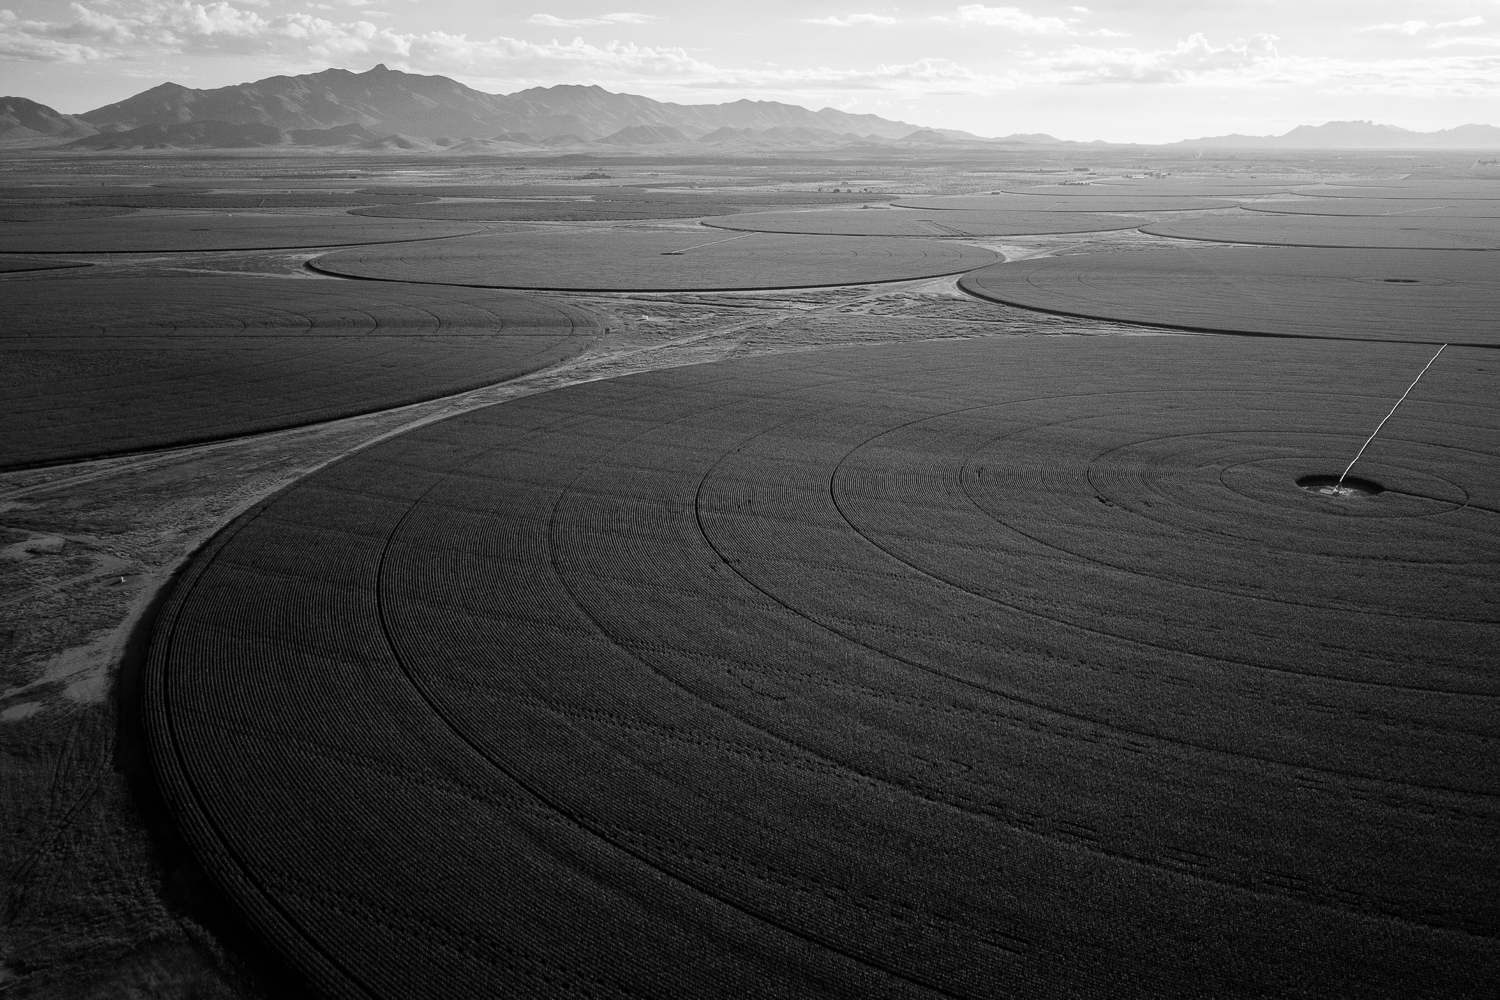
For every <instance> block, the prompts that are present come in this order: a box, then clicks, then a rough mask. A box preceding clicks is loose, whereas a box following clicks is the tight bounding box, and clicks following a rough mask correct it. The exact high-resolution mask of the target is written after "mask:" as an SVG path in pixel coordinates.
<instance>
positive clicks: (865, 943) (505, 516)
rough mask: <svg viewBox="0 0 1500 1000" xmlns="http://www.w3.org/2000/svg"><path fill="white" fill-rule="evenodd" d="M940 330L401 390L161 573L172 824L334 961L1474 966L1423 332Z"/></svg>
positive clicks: (165, 751)
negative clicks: (418, 397)
mask: <svg viewBox="0 0 1500 1000" xmlns="http://www.w3.org/2000/svg"><path fill="white" fill-rule="evenodd" d="M1429 354H1430V352H1429V351H1428V350H1426V348H1425V347H1423V348H1419V347H1414V346H1412V345H1395V344H1373V345H1372V344H1348V343H1338V342H1330V341H1317V342H1287V341H1244V340H1238V339H1235V340H1231V339H1228V338H1206V337H1118V338H1099V339H1087V340H1080V339H1075V338H1046V339H1041V338H1038V339H1026V340H1016V339H1007V340H999V339H994V340H975V341H960V342H945V343H926V344H918V345H903V346H899V347H887V348H867V349H860V350H841V351H827V352H813V353H800V354H797V355H795V356H781V357H771V358H760V359H752V360H742V361H735V362H729V363H721V364H712V365H701V366H692V367H684V368H677V369H672V370H669V371H662V372H656V373H652V374H647V375H640V376H633V377H628V378H621V379H614V380H606V381H601V382H595V383H590V384H587V385H583V386H576V387H573V388H570V389H566V390H562V391H558V392H552V393H545V394H540V395H535V396H531V397H527V398H525V399H521V400H517V401H514V402H511V403H507V404H505V405H503V406H497V407H492V408H489V409H486V410H481V411H476V412H474V413H471V414H468V415H465V416H462V417H458V418H454V419H450V420H447V421H444V422H441V423H438V424H434V425H429V426H428V427H425V428H422V429H420V430H418V431H415V432H412V433H409V434H407V435H403V436H401V437H399V438H395V439H392V440H390V441H388V442H385V443H383V444H381V445H378V446H375V447H372V448H369V449H367V450H364V451H361V452H359V453H357V454H355V455H353V456H351V457H349V458H347V459H345V460H344V461H342V462H340V463H337V464H336V465H334V466H331V467H329V468H327V469H325V470H323V471H321V472H319V473H317V474H315V475H313V476H311V477H309V478H307V479H305V480H303V481H301V482H300V483H298V484H296V485H295V486H293V487H291V488H290V489H288V490H286V491H284V492H283V493H281V494H279V495H278V496H277V497H276V498H274V499H273V500H271V501H269V502H267V503H265V504H263V505H261V506H260V507H258V508H256V509H254V510H252V511H251V512H249V513H248V514H246V515H245V516H243V517H241V518H240V519H239V520H238V521H236V522H235V523H234V524H233V525H232V526H231V527H230V528H229V529H227V530H226V531H224V532H223V533H222V534H221V535H220V536H219V537H218V538H217V539H215V541H214V542H213V543H212V544H211V545H210V546H209V547H208V548H207V549H205V550H204V551H203V552H201V553H200V554H199V555H198V556H197V558H196V559H195V560H194V562H193V563H192V565H191V567H190V568H189V570H188V572H187V573H186V574H185V576H184V577H183V579H182V580H181V582H180V583H179V584H178V585H177V587H176V589H175V592H174V594H173V595H172V598H171V600H170V602H169V604H168V606H167V607H166V609H165V610H164V612H163V614H162V615H161V617H160V618H159V620H158V623H157V626H156V629H155V634H154V638H153V641H152V647H151V653H150V661H149V667H148V675H147V678H146V695H145V708H146V711H147V720H148V725H149V729H150V733H151V739H152V749H153V758H154V760H155V761H156V765H157V767H158V771H159V778H160V781H161V784H162V786H163V788H164V790H165V794H166V797H167V800H168V803H169V805H170V807H171V808H172V810H173V811H174V814H175V815H176V816H177V818H178V820H179V822H180V825H181V827H182V829H183V830H184V831H185V833H186V835H187V837H188V839H189V841H190V843H191V845H192V847H193V849H194V851H195V852H196V854H197V857H198V858H199V860H200V861H201V862H202V863H203V864H204V865H205V867H206V868H207V869H208V870H209V871H210V873H211V874H212V876H213V878H214V879H215V880H216V881H217V882H218V884H220V885H221V886H222V887H224V888H225V890H226V891H227V892H228V893H229V894H230V895H231V897H232V898H233V899H234V900H235V902H236V903H237V904H238V905H239V906H240V907H241V908H242V909H243V911H244V912H245V913H246V914H248V915H249V917H250V919H251V920H252V921H253V923H254V924H255V925H256V926H257V927H258V928H259V929H260V930H261V931H262V932H263V933H264V934H265V935H266V936H267V937H268V938H269V939H270V940H271V941H273V942H275V943H276V944H277V946H278V947H279V948H281V949H282V950H283V951H284V952H285V953H286V954H287V955H288V956H290V957H291V958H292V959H293V961H295V962H296V963H297V964H298V965H299V967H301V968H302V969H303V970H304V971H306V972H307V973H308V975H310V976H311V977H312V978H313V979H314V980H315V981H316V982H318V983H319V984H320V985H322V986H323V987H324V988H325V989H326V990H327V991H328V992H329V993H331V994H334V995H347V996H375V997H403V998H407V997H412V998H416V997H442V998H449V997H455V996H527V997H552V996H557V997H563V996H568V997H575V996H595V997H621V998H623V997H644V996H659V997H719V996H736V997H762V996H764V997H772V996H775V997H793V996H847V997H994V996H1006V995H1016V996H1027V997H1037V996H1058V997H1070V998H1072V997H1099V998H1111V1000H1113V998H1116V997H1121V996H1143V997H1163V996H1184V997H1186V996H1215V997H1229V996H1278V997H1280V996H1293V995H1296V996H1409V995H1430V996H1465V995H1478V994H1480V993H1482V992H1483V991H1484V990H1485V989H1486V988H1487V987H1486V986H1485V985H1484V984H1486V983H1492V982H1493V981H1494V980H1495V979H1496V977H1497V976H1500V906H1497V902H1496V901H1497V900H1500V867H1497V866H1496V864H1495V860H1494V854H1493V846H1494V842H1495V836H1496V833H1497V830H1500V806H1497V803H1500V775H1497V773H1496V770H1495V768H1494V766H1493V754H1492V748H1493V746H1494V743H1495V741H1496V740H1497V739H1500V726H1497V722H1496V714H1495V707H1496V700H1497V698H1500V678H1497V677H1496V675H1495V673H1494V671H1493V669H1492V667H1491V665H1492V663H1493V651H1494V650H1495V648H1497V644H1500V619H1497V612H1496V608H1497V607H1500V572H1497V570H1500V532H1497V530H1496V519H1497V518H1500V473H1497V469H1500V445H1497V441H1500V415H1497V412H1496V410H1495V408H1494V407H1493V406H1492V405H1490V400H1491V399H1492V398H1493V393H1494V374H1493V367H1492V364H1491V362H1492V359H1491V358H1490V356H1489V352H1478V351H1470V352H1465V351H1463V350H1452V351H1450V352H1448V354H1446V355H1445V356H1444V358H1443V359H1442V361H1441V362H1440V364H1439V365H1438V366H1435V367H1434V368H1433V369H1432V371H1431V372H1430V373H1429V375H1428V379H1427V380H1424V381H1423V382H1422V384H1421V385H1420V386H1419V391H1418V392H1415V393H1413V395H1412V396H1411V398H1409V399H1408V400H1407V403H1406V404H1405V406H1404V407H1403V408H1402V410H1401V412H1400V414H1399V415H1398V418H1397V419H1395V420H1392V421H1391V422H1390V423H1389V424H1388V425H1387V427H1386V430H1385V432H1384V434H1383V435H1382V437H1381V438H1380V439H1378V440H1377V442H1376V444H1375V446H1373V447H1372V448H1371V450H1370V451H1369V452H1367V454H1366V457H1365V459H1364V460H1363V461H1362V463H1361V465H1360V467H1359V475H1360V477H1362V478H1363V479H1364V480H1365V481H1369V482H1376V483H1379V484H1380V485H1381V487H1382V488H1381V490H1380V491H1379V492H1372V493H1364V492H1361V493H1351V494H1350V495H1349V496H1340V497H1333V496H1326V495H1322V494H1319V493H1317V492H1315V491H1312V490H1309V489H1306V488H1303V487H1302V486H1299V485H1298V483H1299V480H1305V479H1306V478H1307V477H1308V476H1309V475H1322V474H1326V473H1328V472H1330V471H1333V472H1337V471H1338V470H1339V469H1340V468H1341V467H1342V465H1343V464H1344V463H1345V462H1347V461H1348V459H1349V457H1350V456H1352V454H1353V453H1354V451H1355V449H1357V448H1358V446H1359V444H1360V442H1361V441H1362V440H1363V438H1364V437H1365V435H1366V434H1368V432H1369V430H1370V429H1371V428H1372V427H1373V426H1374V424H1375V422H1376V421H1377V420H1379V418H1380V416H1381V415H1382V414H1383V413H1384V412H1385V411H1386V410H1387V409H1388V407H1389V405H1390V403H1391V401H1392V400H1393V399H1394V398H1395V397H1396V396H1397V395H1399V394H1400V392H1401V391H1402V389H1403V388H1404V387H1405V386H1406V384H1407V381H1408V380H1409V379H1410V377H1411V375H1412V373H1413V372H1414V371H1416V370H1417V369H1419V368H1420V366H1421V364H1422V363H1423V362H1424V360H1425V359H1426V358H1427V357H1428V356H1429Z"/></svg>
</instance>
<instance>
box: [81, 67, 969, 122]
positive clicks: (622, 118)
mask: <svg viewBox="0 0 1500 1000" xmlns="http://www.w3.org/2000/svg"><path fill="white" fill-rule="evenodd" d="M74 117H76V118H77V119H79V120H80V121H82V122H84V123H86V124H87V125H89V126H91V127H93V128H94V129H97V130H98V131H100V132H121V131H128V130H133V129H138V128H141V127H144V126H148V125H161V126H173V125H183V124H188V123H191V122H202V121H209V120H213V121H222V122H228V123H230V124H234V125H269V126H271V127H273V128H278V129H281V130H283V131H291V130H310V129H326V128H332V127H337V126H343V125H361V126H364V127H365V128H370V129H376V130H379V129H385V130H386V131H389V132H399V133H402V134H404V135H409V136H415V137H420V138H429V139H432V138H439V137H448V136H490V135H496V134H499V133H516V132H523V133H526V134H527V135H530V136H533V137H535V138H538V139H549V138H554V137H557V136H562V135H570V134H571V135H576V136H578V137H579V138H580V139H584V140H600V139H604V138H606V137H608V136H611V135H614V134H617V133H618V132H619V131H620V130H621V129H625V128H636V127H646V128H666V129H676V130H677V131H678V132H681V133H682V134H683V136H684V137H685V138H686V139H688V140H693V139H697V138H699V137H700V136H703V135H707V134H708V133H710V132H713V131H715V130H716V129H719V128H723V127H731V128H740V129H744V128H754V129H765V128H773V127H811V128H819V129H823V130H827V131H829V132H831V133H833V134H835V135H838V134H842V133H845V132H852V133H855V134H856V135H860V136H877V137H880V138H885V139H899V138H902V137H904V136H906V135H909V134H910V133H912V132H917V131H921V130H922V126H918V125H912V124H909V123H907V122H898V121H891V120H889V119H885V118H881V117H879V116H877V115H853V114H849V113H847V112H843V111H839V110H837V109H834V108H823V109H822V110H820V111H810V110H808V109H807V108H803V107H800V106H798V105H794V104H781V103H779V102H775V101H750V100H739V101H734V102H730V103H728V104H670V103H665V102H661V101H655V100H652V99H651V98H649V97H642V96H639V95H636V94H615V93H612V92H610V91H608V90H605V89H604V88H602V87H599V86H596V85H582V84H561V85H558V86H555V87H533V88H531V89H528V90H522V91H518V92H516V93H514V94H486V93H484V92H482V91H478V90H474V89H473V88H470V87H466V86H464V85H463V84H461V83H458V82H457V81H455V80H451V79H449V78H447V77H444V76H426V75H421V74H416V73H404V72H401V71H399V70H392V69H389V68H387V67H386V66H385V65H384V64H383V63H382V64H379V65H377V66H375V67H374V68H373V69H370V70H367V71H366V72H364V73H354V72H351V71H349V70H343V69H327V70H323V71H321V72H318V73H309V74H304V75H302V76H273V77H267V78H266V79H264V80H257V81H254V82H251V83H245V84H236V85H232V86H228V87H218V88H214V89H212V90H194V89H192V88H188V87H183V86H182V85H180V84H176V83H163V84H160V85H158V86H156V87H152V88H150V89H149V90H146V91H143V92H141V93H139V94H136V95H135V96H133V97H128V98H126V99H125V100H123V101H118V102H116V103H114V104H108V105H105V106H104V107H100V108H95V109H93V110H92V111H86V112H84V113H83V114H81V115H77V116H74ZM932 131H936V132H938V133H940V134H942V135H943V136H945V137H946V138H950V139H978V138H979V137H978V136H973V135H971V134H969V133H967V132H960V131H957V130H953V129H937V130H932Z"/></svg>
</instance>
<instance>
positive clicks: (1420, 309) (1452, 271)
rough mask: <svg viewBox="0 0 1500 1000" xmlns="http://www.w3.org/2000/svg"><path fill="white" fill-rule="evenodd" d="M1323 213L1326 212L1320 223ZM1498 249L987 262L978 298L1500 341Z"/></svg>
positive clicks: (1208, 321) (1387, 335)
mask: <svg viewBox="0 0 1500 1000" xmlns="http://www.w3.org/2000/svg"><path fill="white" fill-rule="evenodd" d="M1323 221H1325V222H1326V221H1330V220H1323ZM1497 264H1500V254H1495V253H1482V252H1481V253H1475V252H1464V251H1452V250H1336V249H1302V248H1292V247H1265V248H1259V247H1256V248H1230V247H1203V248H1202V249H1196V248H1184V249H1181V250H1143V251H1139V252H1130V253H1093V254H1074V255H1070V256H1061V257H1045V258H1033V259H1028V260H1020V261H1013V262H1010V263H1005V264H995V265H991V266H990V267H986V268H982V269H980V270H978V271H975V272H973V273H972V274H966V275H964V277H963V278H962V279H960V282H959V284H960V286H961V287H962V288H963V289H965V290H966V291H968V292H970V293H972V294H974V295H978V296H979V297H980V298H986V299H992V300H994V301H997V302H1004V303H1007V304H1009V305H1017V306H1025V307H1027V308H1031V309H1044V310H1047V311H1049V312H1058V313H1065V314H1067V315H1071V316H1092V317H1095V318H1098V319H1112V320H1123V321H1126V322H1132V323H1150V324H1157V325H1162V326H1173V327H1180V328H1187V329H1194V330H1215V331H1222V332H1226V333H1251V334H1265V335H1270V336H1287V337H1348V338H1353V339H1370V340H1406V341H1424V342H1430V343H1444V342H1448V343H1463V344H1474V345H1482V346H1500V326H1497V325H1496V323H1495V302H1496V301H1497V297H1500V266H1497Z"/></svg>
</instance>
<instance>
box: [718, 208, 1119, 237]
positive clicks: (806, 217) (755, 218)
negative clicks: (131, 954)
mask: <svg viewBox="0 0 1500 1000" xmlns="http://www.w3.org/2000/svg"><path fill="white" fill-rule="evenodd" d="M1145 221H1146V220H1145V219H1140V218H1131V217H1129V216H1120V215H1094V214H1090V213H1088V212H1020V211H1000V212H961V211H936V210H931V211H916V210H912V209H900V208H895V209H887V208H878V209H869V210H865V209H842V210H839V211H823V212H747V213H745V214H742V215H724V216H719V217H717V218H712V219H704V220H703V224H704V225H705V226H715V227H717V228H720V229H740V230H749V231H752V232H761V233H812V234H818V235H834V234H836V235H847V236H938V237H942V236H1032V235H1038V234H1042V233H1092V232H1099V231H1103V230H1111V229H1134V228H1136V227H1137V226H1140V225H1142V224H1144V223H1145Z"/></svg>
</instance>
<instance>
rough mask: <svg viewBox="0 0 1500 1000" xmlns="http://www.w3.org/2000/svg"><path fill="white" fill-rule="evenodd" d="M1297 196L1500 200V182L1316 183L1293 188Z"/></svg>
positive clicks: (1475, 179)
mask: <svg viewBox="0 0 1500 1000" xmlns="http://www.w3.org/2000/svg"><path fill="white" fill-rule="evenodd" d="M1292 190H1293V191H1295V192H1296V193H1298V194H1315V195H1318V196H1320V197H1323V198H1390V199H1398V200H1409V199H1415V200H1423V201H1425V200H1432V199H1440V200H1444V201H1448V200H1452V199H1455V198H1457V199H1473V200H1479V201H1495V200H1500V180H1482V179H1479V178H1448V179H1444V180H1421V179H1417V180H1411V181H1395V182H1391V183H1378V182H1375V183H1364V184H1348V185H1342V184H1315V185H1308V186H1306V187H1297V188H1293V189H1292Z"/></svg>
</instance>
